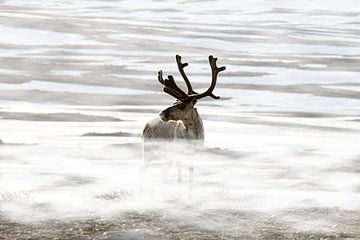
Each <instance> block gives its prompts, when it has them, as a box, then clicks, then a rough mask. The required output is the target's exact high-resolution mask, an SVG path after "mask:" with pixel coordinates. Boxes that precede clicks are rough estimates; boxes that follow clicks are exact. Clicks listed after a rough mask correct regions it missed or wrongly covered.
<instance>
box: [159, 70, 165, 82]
mask: <svg viewBox="0 0 360 240" xmlns="http://www.w3.org/2000/svg"><path fill="white" fill-rule="evenodd" d="M158 80H159V82H160V83H161V84H162V85H164V84H165V81H164V78H163V75H162V70H160V71H159V72H158Z"/></svg>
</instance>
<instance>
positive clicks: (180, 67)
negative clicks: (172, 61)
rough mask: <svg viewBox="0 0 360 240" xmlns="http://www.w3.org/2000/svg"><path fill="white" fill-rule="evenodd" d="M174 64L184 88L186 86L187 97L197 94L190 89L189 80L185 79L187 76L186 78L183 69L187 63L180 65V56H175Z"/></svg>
mask: <svg viewBox="0 0 360 240" xmlns="http://www.w3.org/2000/svg"><path fill="white" fill-rule="evenodd" d="M176 63H177V65H178V68H179V72H180V74H181V76H182V77H183V79H184V81H185V83H186V86H187V89H188V95H191V94H197V92H195V91H194V90H193V89H192V86H191V83H190V81H189V79H188V78H187V76H186V74H185V72H184V67H186V66H188V65H189V64H188V63H182V62H181V56H180V55H176Z"/></svg>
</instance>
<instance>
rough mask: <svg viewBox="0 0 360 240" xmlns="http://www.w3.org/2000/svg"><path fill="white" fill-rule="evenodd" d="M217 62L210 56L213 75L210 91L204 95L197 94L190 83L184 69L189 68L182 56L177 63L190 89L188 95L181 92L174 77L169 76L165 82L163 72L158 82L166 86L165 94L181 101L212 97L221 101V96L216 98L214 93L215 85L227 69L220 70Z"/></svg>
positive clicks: (177, 56) (177, 57)
mask: <svg viewBox="0 0 360 240" xmlns="http://www.w3.org/2000/svg"><path fill="white" fill-rule="evenodd" d="M216 60H217V58H214V57H213V56H211V55H210V56H209V63H210V66H211V73H212V79H211V85H210V87H209V88H208V90H206V91H205V92H203V93H200V94H198V93H196V92H195V91H194V90H193V89H192V86H191V83H190V81H189V79H188V78H187V76H186V74H185V72H184V67H186V66H188V64H187V63H182V62H181V56H179V55H176V63H177V65H178V68H179V72H180V74H181V76H182V77H183V78H184V81H185V83H186V86H187V88H188V93H187V94H186V93H185V92H184V91H183V90H181V88H179V87H178V86H177V85H176V83H175V80H174V77H173V76H172V75H169V76H168V78H167V79H165V80H164V78H163V76H162V71H159V72H158V80H159V82H160V83H161V84H162V85H163V86H164V89H163V90H164V92H166V93H168V94H170V95H171V96H173V97H174V98H176V99H178V100H181V101H186V100H188V99H189V98H192V99H193V98H196V99H200V98H203V97H212V98H215V99H219V98H220V97H219V96H215V95H214V94H213V93H212V92H213V91H214V88H215V85H216V81H217V75H218V74H219V72H222V71H224V70H225V69H226V68H225V67H220V68H218V67H217V66H216Z"/></svg>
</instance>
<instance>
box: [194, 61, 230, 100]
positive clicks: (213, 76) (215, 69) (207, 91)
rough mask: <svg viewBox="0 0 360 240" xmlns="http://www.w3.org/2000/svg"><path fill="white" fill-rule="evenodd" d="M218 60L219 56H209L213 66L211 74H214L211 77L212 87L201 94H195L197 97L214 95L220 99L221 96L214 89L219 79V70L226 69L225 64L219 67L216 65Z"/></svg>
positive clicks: (213, 96)
mask: <svg viewBox="0 0 360 240" xmlns="http://www.w3.org/2000/svg"><path fill="white" fill-rule="evenodd" d="M216 61H217V58H214V57H213V56H212V55H210V56H209V64H210V67H211V76H212V79H211V85H210V87H209V88H208V89H207V90H206V91H205V92H203V93H201V94H194V96H195V97H196V98H197V99H200V98H203V97H207V96H209V97H212V98H215V99H219V98H220V97H219V96H215V95H214V94H213V93H212V91H213V90H214V88H215V85H216V80H217V75H218V74H219V72H222V71H224V70H225V69H226V67H225V66H223V67H217V66H216ZM190 97H192V96H190Z"/></svg>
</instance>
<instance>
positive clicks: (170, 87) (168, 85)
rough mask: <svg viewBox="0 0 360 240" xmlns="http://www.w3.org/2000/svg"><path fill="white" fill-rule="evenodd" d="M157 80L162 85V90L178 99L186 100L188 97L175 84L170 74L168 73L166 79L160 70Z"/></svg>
mask: <svg viewBox="0 0 360 240" xmlns="http://www.w3.org/2000/svg"><path fill="white" fill-rule="evenodd" d="M158 80H159V82H160V83H161V84H162V85H163V86H164V89H163V90H164V92H166V93H168V94H170V95H171V96H173V97H174V98H176V99H179V100H186V99H187V98H188V95H187V94H186V93H185V92H184V91H183V90H181V89H180V88H179V87H178V86H177V85H176V83H175V80H174V77H173V76H172V75H169V76H168V79H165V80H164V78H163V76H162V71H161V70H160V71H159V72H158Z"/></svg>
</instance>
